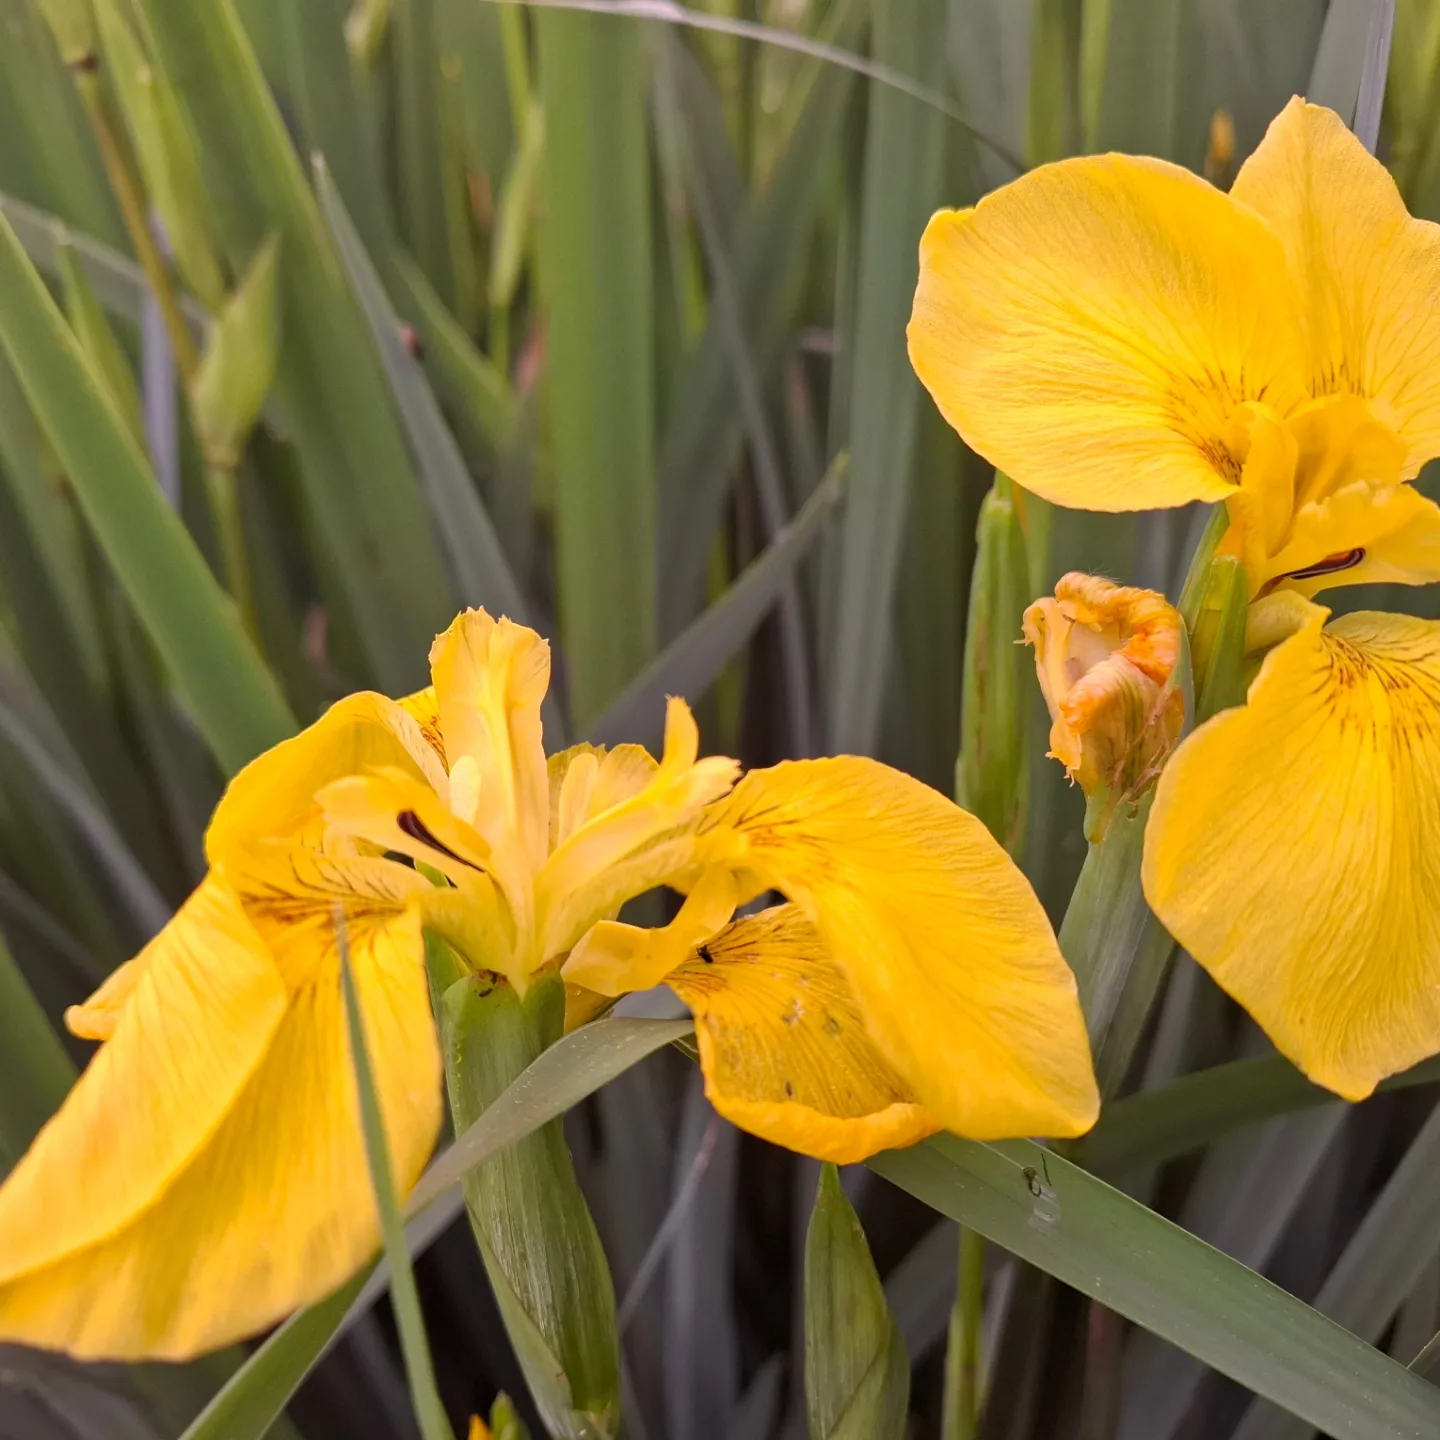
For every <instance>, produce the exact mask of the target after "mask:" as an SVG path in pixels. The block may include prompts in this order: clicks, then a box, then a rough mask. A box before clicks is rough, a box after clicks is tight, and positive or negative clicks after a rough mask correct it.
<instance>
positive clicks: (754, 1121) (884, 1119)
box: [666, 905, 940, 1165]
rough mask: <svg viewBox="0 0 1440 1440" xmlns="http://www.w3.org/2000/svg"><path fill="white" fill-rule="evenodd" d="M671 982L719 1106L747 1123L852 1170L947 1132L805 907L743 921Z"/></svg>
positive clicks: (767, 1136)
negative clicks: (880, 1036)
mask: <svg viewBox="0 0 1440 1440" xmlns="http://www.w3.org/2000/svg"><path fill="white" fill-rule="evenodd" d="M666 983H667V984H669V985H670V987H671V988H672V989H673V990H674V991H675V992H676V994H678V995H679V996H680V998H681V999H682V1000H684V1001H685V1003H686V1004H687V1005H688V1006H689V1007H690V1009H691V1011H692V1012H693V1013H694V1015H695V1038H696V1042H697V1044H698V1047H699V1050H700V1068H701V1069H702V1071H703V1072H704V1075H705V1093H706V1095H707V1096H708V1097H709V1099H710V1103H711V1104H712V1105H714V1107H715V1108H716V1110H718V1111H719V1112H720V1114H722V1115H723V1116H725V1118H726V1119H727V1120H730V1121H732V1122H733V1123H734V1124H736V1125H738V1126H739V1127H740V1128H741V1129H742V1130H748V1131H749V1132H750V1133H751V1134H752V1135H759V1136H760V1137H761V1138H763V1139H765V1140H769V1141H772V1142H773V1143H774V1144H776V1145H784V1146H786V1147H788V1148H789V1149H791V1150H798V1151H799V1152H800V1153H801V1154H803V1155H813V1156H815V1157H816V1158H817V1159H821V1160H833V1161H835V1163H836V1164H839V1165H847V1164H850V1163H852V1162H854V1161H859V1160H864V1159H867V1158H868V1157H869V1156H871V1155H874V1154H876V1153H877V1152H878V1151H880V1150H888V1149H892V1148H894V1147H897V1146H903V1145H913V1144H914V1143H915V1142H916V1141H917V1140H922V1139H924V1138H925V1136H927V1135H931V1134H933V1133H934V1132H935V1131H936V1130H938V1129H939V1128H940V1127H939V1124H938V1123H937V1121H936V1120H935V1117H934V1116H932V1115H931V1114H930V1113H929V1112H928V1111H926V1110H925V1109H923V1108H922V1107H921V1106H920V1105H919V1104H917V1103H916V1101H915V1097H914V1095H913V1093H912V1092H911V1091H910V1090H909V1089H908V1088H907V1087H906V1085H905V1083H904V1082H903V1081H902V1080H901V1079H900V1077H899V1076H898V1075H897V1074H896V1073H895V1071H894V1069H893V1068H892V1067H891V1066H890V1064H889V1063H888V1061H886V1059H885V1057H884V1056H883V1055H882V1054H881V1052H880V1050H879V1049H878V1048H877V1046H876V1045H875V1043H874V1041H873V1040H871V1038H870V1036H869V1034H868V1033H867V1031H866V1027H865V1019H864V1015H863V1013H862V1011H861V1009H860V1007H859V1005H858V1003H857V1001H856V998H855V996H854V994H853V992H852V991H851V988H850V985H849V983H848V981H847V979H846V976H845V973H844V971H843V970H842V969H841V967H840V966H838V965H837V964H836V963H835V961H834V960H833V959H832V957H831V956H830V954H829V952H828V950H827V949H826V946H825V943H824V941H823V940H821V938H820V935H819V933H818V932H817V931H816V929H815V927H814V926H813V925H811V924H810V922H809V921H808V920H806V919H805V917H804V915H803V914H802V913H801V912H800V910H799V909H798V908H797V907H795V906H793V905H785V906H779V907H777V908H775V909H773V910H767V911H765V912H763V913H762V914H760V915H752V916H748V917H746V918H744V919H741V920H737V921H735V923H734V924H733V925H730V926H727V927H726V928H725V929H724V930H722V931H721V932H720V933H719V934H718V935H715V936H714V937H713V938H712V939H710V940H709V941H708V942H706V943H705V945H704V946H703V948H702V949H700V951H699V952H698V953H697V954H696V955H694V956H693V957H692V958H691V959H689V960H687V961H686V962H685V963H684V964H683V965H681V966H680V967H679V968H678V969H676V970H674V971H673V972H672V973H671V974H670V975H668V976H667V977H666Z"/></svg>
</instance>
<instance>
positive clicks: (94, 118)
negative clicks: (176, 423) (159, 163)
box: [75, 70, 200, 391]
mask: <svg viewBox="0 0 1440 1440" xmlns="http://www.w3.org/2000/svg"><path fill="white" fill-rule="evenodd" d="M75 83H76V86H77V88H78V89H79V91H80V98H81V100H82V101H83V102H84V104H85V110H86V113H87V114H88V115H89V117H90V125H91V128H92V129H93V130H94V132H95V140H96V143H97V145H98V146H99V149H100V159H101V162H102V163H103V164H104V166H105V174H106V177H107V178H108V179H109V181H110V188H111V190H112V191H113V192H114V194H115V199H116V201H117V203H118V204H119V206H120V214H121V217H122V218H123V220H124V222H125V230H126V233H127V234H128V235H129V236H130V243H131V244H132V245H133V246H134V247H135V258H136V259H137V260H138V261H139V262H140V268H141V270H143V271H144V272H145V279H146V281H147V283H148V284H149V286H150V290H151V292H152V293H153V294H154V296H155V300H156V303H157V304H158V305H159V306H160V315H161V318H162V319H163V321H164V322H165V332H166V334H167V335H168V336H169V337H170V345H171V348H172V349H173V350H174V351H175V368H176V369H177V370H178V371H179V372H180V379H181V381H182V382H183V383H184V386H185V389H186V390H187V391H188V390H189V388H190V382H191V380H192V379H193V378H194V375H195V371H196V369H197V368H198V366H199V364H200V356H199V352H198V351H197V350H196V348H195V339H194V336H192V335H191V333H190V327H189V325H188V324H187V323H186V321H185V316H184V314H183V313H182V312H181V309H180V301H179V298H178V297H177V296H176V294H175V287H174V286H173V285H172V284H171V283H170V272H169V271H168V269H167V268H166V266H165V261H164V258H163V257H162V256H161V254H160V249H159V247H158V246H157V245H156V244H155V237H154V235H152V234H151V232H150V223H149V220H148V218H147V216H146V206H145V192H144V189H143V188H142V186H141V184H140V181H139V179H138V177H137V176H136V174H135V172H134V170H132V169H131V167H130V161H129V158H128V157H127V155H126V153H125V146H124V145H123V143H122V142H121V139H120V134H119V131H118V130H117V128H116V126H115V122H114V120H113V118H112V117H111V114H110V107H109V105H108V103H107V102H106V99H105V92H104V90H103V89H102V88H101V86H100V78H99V76H98V75H97V74H96V73H95V72H94V71H93V70H85V71H77V72H76V75H75Z"/></svg>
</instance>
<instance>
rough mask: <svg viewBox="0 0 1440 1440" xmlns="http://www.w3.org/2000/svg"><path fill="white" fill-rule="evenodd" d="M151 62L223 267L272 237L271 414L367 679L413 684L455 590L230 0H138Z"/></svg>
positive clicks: (377, 375) (368, 348)
mask: <svg viewBox="0 0 1440 1440" xmlns="http://www.w3.org/2000/svg"><path fill="white" fill-rule="evenodd" d="M138 9H139V10H140V12H141V13H142V16H143V18H144V19H145V20H146V21H147V22H148V31H149V34H150V35H151V37H152V38H153V41H154V45H155V51H156V55H157V59H158V62H159V64H160V65H161V66H162V67H163V69H164V71H165V73H166V75H167V76H168V78H169V80H170V83H171V84H172V85H173V86H174V88H175V91H176V92H177V94H178V95H179V97H180V99H181V101H182V102H183V104H184V107H185V109H186V112H187V113H188V116H189V118H190V121H191V124H192V126H193V129H194V133H195V135H196V138H197V141H198V143H199V145H200V147H201V149H202V151H203V153H204V156H205V166H204V178H205V181H206V184H207V186H208V187H209V193H210V197H211V200H212V203H213V205H214V208H215V214H216V220H217V227H216V228H217V231H219V232H220V233H222V234H223V236H224V243H225V249H226V255H227V258H228V260H229V263H230V266H231V268H232V270H235V271H237V272H238V271H240V270H243V269H244V267H245V266H246V264H247V263H248V261H249V260H250V258H251V256H252V255H253V254H254V252H255V249H256V247H257V246H258V245H259V244H260V243H261V242H262V241H263V240H264V239H265V237H266V236H267V235H269V234H270V233H271V232H274V233H276V234H278V235H279V237H280V290H281V310H282V333H283V334H284V337H285V339H284V344H283V345H282V347H281V353H280V368H279V371H278V373H277V376H276V382H275V391H274V407H275V414H276V416H277V418H278V419H279V421H280V423H281V424H282V425H283V428H284V431H285V434H286V437H287V438H288V439H290V440H292V441H293V442H294V444H295V447H296V450H297V451H298V453H299V457H300V472H301V478H302V480H303V482H304V486H305V492H306V500H307V502H308V505H309V507H310V509H311V510H312V512H313V515H314V520H315V525H314V533H315V535H316V537H317V541H318V543H319V544H320V545H322V546H323V547H324V548H325V549H326V550H327V552H328V559H329V560H330V562H331V563H330V565H329V566H328V568H325V567H322V568H324V569H325V573H327V574H330V575H333V576H334V578H335V580H336V582H337V585H338V587H339V588H340V590H341V591H342V593H343V596H344V601H345V605H346V608H347V610H348V612H349V614H350V615H351V616H352V617H353V619H354V621H355V626H356V632H357V635H358V638H359V641H360V644H361V645H362V646H363V647H364V653H365V655H366V656H367V658H368V659H369V662H370V665H371V668H372V669H373V671H374V677H375V679H376V680H378V681H379V683H380V684H381V685H382V686H383V687H384V688H386V689H388V690H390V691H391V692H392V693H401V692H403V690H405V689H409V688H413V687H414V686H416V685H418V684H422V683H424V675H425V656H426V653H427V651H428V649H429V645H430V641H431V640H432V639H433V637H434V635H435V633H436V631H438V630H439V629H441V628H442V627H443V626H444V625H445V624H446V623H447V622H448V620H449V619H450V617H451V615H452V613H453V611H454V608H455V601H454V593H453V591H452V590H451V588H450V586H449V584H448V583H447V581H446V575H445V570H444V567H443V565H441V563H440V558H439V553H438V551H437V548H436V543H435V537H434V536H433V535H432V533H431V531H430V526H429V520H428V516H427V514H426V512H425V508H424V506H423V505H421V504H420V503H419V501H420V489H419V485H418V482H417V480H416V478H415V473H414V470H413V469H412V467H411V465H410V461H409V457H408V455H407V454H406V452H405V444H404V440H403V438H402V436H401V433H400V428H399V424H398V422H397V420H396V418H395V414H394V411H393V408H392V407H391V405H390V403H389V397H388V393H387V390H386V385H385V377H384V374H383V372H382V371H381V368H380V365H379V362H378V360H377V358H376V356H375V353H374V348H373V346H372V345H371V344H370V343H369V335H368V332H367V330H366V327H365V320H364V316H363V315H362V314H361V313H360V309H359V306H358V304H357V303H356V301H355V299H354V297H353V296H352V295H351V294H350V291H349V288H348V286H347V285H346V282H345V276H344V273H343V272H342V270H341V268H340V266H339V264H338V262H337V257H336V255H335V251H334V247H333V246H332V245H331V243H330V241H329V236H328V234H327V232H326V229H325V225H324V221H323V219H322V218H321V216H320V213H319V208H318V205H317V204H316V201H315V197H314V195H313V194H312V193H311V191H310V189H309V187H308V186H307V185H306V182H305V175H304V171H303V170H302V168H301V165H300V162H299V158H298V157H297V155H296V154H295V151H294V149H293V147H292V145H291V142H290V138H289V135H288V134H287V132H286V129H285V123H284V121H283V119H282V118H281V115H280V112H279V109H278V108H277V106H276V103H275V100H274V98H273V96H272V95H271V94H270V92H269V90H268V89H267V87H266V85H265V81H264V77H263V75H262V74H261V71H260V66H259V63H258V61H257V60H256V57H255V52H254V50H253V49H252V47H251V45H250V42H249V40H248V39H247V37H246V34H245V31H244V28H243V27H242V25H241V23H240V20H239V17H238V16H237V15H236V13H235V8H234V5H233V4H232V3H231V0H211V3H207V4H204V5H196V4H194V3H193V0H140V3H139V5H138Z"/></svg>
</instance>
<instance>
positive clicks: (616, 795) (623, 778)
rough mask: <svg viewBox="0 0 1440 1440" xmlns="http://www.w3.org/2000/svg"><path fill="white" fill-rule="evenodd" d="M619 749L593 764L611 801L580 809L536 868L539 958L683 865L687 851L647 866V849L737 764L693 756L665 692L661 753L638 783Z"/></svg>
mask: <svg viewBox="0 0 1440 1440" xmlns="http://www.w3.org/2000/svg"><path fill="white" fill-rule="evenodd" d="M621 752H625V753H623V754H622V753H621ZM621 752H615V753H616V755H617V759H616V761H615V762H614V765H613V767H612V766H611V765H610V764H609V763H601V764H600V765H599V766H598V767H597V772H596V780H595V788H594V790H592V792H591V795H592V797H594V796H597V795H600V794H601V793H602V791H603V793H604V798H605V799H608V800H610V802H611V803H610V804H608V805H607V806H606V807H605V808H603V809H602V808H598V806H597V804H596V803H594V800H593V798H592V800H591V802H590V803H588V804H587V805H586V806H584V807H583V809H584V813H585V815H586V817H587V818H585V820H584V822H583V823H576V824H575V825H574V826H573V827H572V828H571V829H570V830H569V832H568V834H567V835H566V837H565V839H564V840H563V841H561V843H560V844H559V845H558V846H557V848H556V850H555V852H554V853H553V854H552V855H551V856H550V858H549V860H547V861H546V863H545V866H544V868H543V869H542V870H541V872H540V877H539V880H538V882H537V884H536V910H537V912H538V914H539V917H540V924H541V937H540V938H541V950H542V954H541V955H540V957H539V958H540V959H548V958H549V957H550V956H552V955H558V954H560V953H561V952H562V951H565V950H568V949H569V948H570V947H571V946H572V945H573V944H574V943H575V942H576V941H577V940H578V939H579V938H580V937H581V935H583V934H584V933H585V931H586V930H588V929H589V928H590V927H591V926H592V925H593V924H594V923H595V922H596V921H597V920H599V919H601V918H603V917H605V916H607V915H610V914H612V913H613V912H614V911H616V910H618V909H619V908H620V906H621V904H622V903H623V902H624V901H626V900H628V899H630V897H631V896H632V895H638V894H639V893H640V892H641V891H642V890H648V889H649V888H650V887H651V886H654V885H660V884H663V883H667V882H669V881H670V880H671V879H672V877H674V876H675V875H676V872H677V871H678V870H681V869H683V868H685V866H686V865H687V864H688V863H689V861H688V856H687V857H685V858H683V859H680V860H679V861H678V863H676V862H672V861H671V860H669V859H666V858H663V857H661V856H660V855H658V854H657V855H655V856H654V859H655V861H656V863H654V864H652V863H650V859H648V858H647V855H646V852H647V851H650V850H652V849H653V848H654V847H655V846H656V844H657V842H661V841H664V840H667V839H673V838H675V837H676V836H677V835H679V834H680V833H681V832H684V831H687V830H689V829H691V828H693V826H694V824H695V822H696V821H697V820H698V819H699V816H700V814H701V811H702V810H703V809H704V807H705V806H706V805H708V804H710V802H711V801H714V800H717V799H719V797H720V796H722V795H723V794H725V792H726V791H727V790H729V788H730V787H731V785H733V784H734V782H735V776H736V773H737V772H738V771H739V768H740V767H739V764H738V763H737V762H736V761H734V760H731V759H729V758H728V757H726V756H723V755H707V756H706V757H705V758H704V759H700V758H698V757H699V753H700V734H699V731H698V730H697V729H696V726H695V717H694V716H693V715H692V714H691V713H690V707H689V706H688V705H687V704H686V703H685V702H684V701H683V700H681V699H679V698H678V697H676V696H671V698H670V701H669V703H668V705H667V707H666V711H665V750H664V755H663V758H662V759H661V761H660V764H659V765H658V766H655V767H654V769H653V771H652V772H650V773H649V776H648V779H646V781H645V783H644V784H643V785H638V784H637V782H638V781H639V779H640V777H641V775H642V774H644V773H645V769H646V767H644V766H642V765H641V764H639V763H638V760H637V757H635V755H634V754H633V747H631V746H623V747H621ZM607 761H608V757H607ZM581 763H582V764H583V761H582V762H581ZM570 768H572V769H573V768H574V765H573V762H572V765H571V767H570ZM566 778H567V779H568V776H567V777H566ZM602 781H604V782H605V783H604V784H603V786H602V783H601V782H602ZM572 783H573V782H572ZM563 800H564V794H563V785H562V794H561V802H563ZM562 808H563V805H562ZM580 811H581V807H579V806H578V804H577V805H576V806H575V807H574V809H573V812H572V818H576V819H578V817H579V814H580ZM677 848H678V849H682V850H683V849H684V847H683V846H680V847H677ZM632 886H633V887H634V888H631V887H632Z"/></svg>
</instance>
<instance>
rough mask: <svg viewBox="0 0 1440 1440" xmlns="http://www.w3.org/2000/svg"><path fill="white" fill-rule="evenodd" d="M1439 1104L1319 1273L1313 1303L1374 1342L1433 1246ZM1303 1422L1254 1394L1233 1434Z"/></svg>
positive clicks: (1249, 1435) (1272, 1439) (1267, 1435)
mask: <svg viewBox="0 0 1440 1440" xmlns="http://www.w3.org/2000/svg"><path fill="white" fill-rule="evenodd" d="M1437 1177H1440V1106H1437V1107H1436V1108H1435V1109H1433V1110H1432V1111H1431V1112H1430V1118H1429V1119H1428V1120H1426V1122H1425V1124H1424V1125H1422V1126H1421V1128H1420V1133H1419V1134H1418V1135H1416V1137H1415V1138H1414V1140H1412V1141H1411V1142H1410V1148H1409V1149H1408V1150H1406V1152H1405V1154H1404V1156H1403V1158H1402V1159H1401V1161H1400V1163H1399V1164H1398V1165H1397V1166H1396V1167H1395V1170H1394V1172H1393V1173H1392V1174H1391V1176H1390V1178H1389V1180H1387V1181H1386V1182H1385V1188H1384V1189H1383V1190H1381V1192H1380V1194H1379V1195H1378V1196H1377V1197H1376V1199H1375V1203H1374V1204H1373V1205H1372V1206H1371V1207H1370V1209H1369V1211H1368V1212H1367V1213H1366V1215H1365V1218H1364V1219H1363V1220H1362V1221H1361V1222H1360V1226H1359V1228H1358V1229H1357V1230H1356V1232H1355V1234H1354V1235H1352V1236H1351V1237H1350V1243H1349V1244H1348V1245H1346V1247H1345V1250H1344V1252H1343V1253H1342V1254H1341V1256H1340V1259H1339V1260H1337V1261H1336V1262H1335V1268H1334V1269H1333V1270H1331V1272H1330V1274H1329V1275H1328V1276H1326V1278H1325V1283H1324V1284H1323V1285H1322V1286H1321V1287H1320V1293H1319V1294H1318V1295H1316V1297H1315V1308H1316V1310H1318V1311H1319V1312H1320V1313H1321V1314H1322V1315H1328V1316H1329V1317H1330V1318H1331V1319H1332V1320H1334V1321H1336V1322H1337V1323H1338V1324H1340V1325H1343V1326H1344V1327H1345V1328H1346V1329H1347V1330H1349V1331H1351V1332H1352V1333H1353V1334H1355V1335H1358V1336H1359V1337H1360V1338H1361V1339H1362V1340H1368V1341H1369V1342H1370V1343H1372V1344H1374V1343H1375V1342H1376V1341H1378V1340H1379V1339H1380V1336H1381V1335H1382V1333H1383V1332H1384V1331H1385V1329H1386V1327H1387V1326H1388V1325H1389V1324H1390V1322H1391V1321H1392V1320H1393V1319H1394V1318H1395V1312H1396V1311H1397V1310H1398V1309H1399V1308H1400V1306H1401V1304H1402V1303H1403V1302H1404V1300H1405V1297H1406V1295H1408V1294H1409V1293H1410V1290H1411V1289H1412V1287H1413V1286H1414V1284H1415V1277H1416V1275H1417V1273H1418V1272H1419V1271H1420V1270H1421V1269H1422V1268H1423V1267H1424V1266H1425V1265H1427V1264H1428V1263H1429V1262H1430V1261H1431V1260H1432V1259H1433V1258H1434V1257H1435V1253H1436V1251H1437V1250H1440V1205H1437V1204H1436V1203H1435V1194H1436V1179H1437ZM1309 1435H1310V1427H1309V1426H1307V1425H1306V1424H1305V1423H1304V1422H1303V1421H1301V1420H1297V1419H1296V1418H1295V1416H1293V1415H1289V1414H1286V1413H1285V1412H1284V1411H1283V1410H1277V1409H1276V1408H1275V1407H1274V1406H1273V1405H1270V1404H1267V1403H1266V1402H1264V1401H1263V1400H1257V1401H1255V1402H1254V1403H1253V1404H1252V1405H1251V1406H1250V1409H1249V1410H1248V1411H1246V1413H1245V1417H1244V1419H1243V1420H1241V1422H1240V1424H1239V1426H1238V1427H1237V1428H1236V1431H1235V1435H1234V1440H1308V1437H1309Z"/></svg>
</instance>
